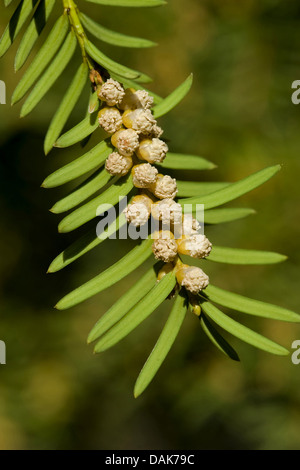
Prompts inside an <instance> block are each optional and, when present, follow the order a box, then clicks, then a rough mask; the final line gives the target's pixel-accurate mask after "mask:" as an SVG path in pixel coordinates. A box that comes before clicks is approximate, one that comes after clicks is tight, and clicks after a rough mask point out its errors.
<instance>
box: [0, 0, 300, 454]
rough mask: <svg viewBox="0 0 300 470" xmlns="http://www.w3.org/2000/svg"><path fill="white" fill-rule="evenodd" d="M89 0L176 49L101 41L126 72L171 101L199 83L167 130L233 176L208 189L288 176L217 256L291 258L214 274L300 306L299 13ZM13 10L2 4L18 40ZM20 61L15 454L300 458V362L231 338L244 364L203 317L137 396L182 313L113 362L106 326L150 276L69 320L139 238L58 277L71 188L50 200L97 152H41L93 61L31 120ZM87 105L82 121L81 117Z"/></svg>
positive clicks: (6, 427) (214, 234)
mask: <svg viewBox="0 0 300 470" xmlns="http://www.w3.org/2000/svg"><path fill="white" fill-rule="evenodd" d="M58 3H59V2H58ZM78 3H79V7H80V8H81V9H82V11H83V12H85V13H87V14H88V15H90V16H92V17H93V18H94V19H96V20H97V21H99V22H101V23H102V24H103V25H105V26H107V27H110V28H112V29H115V30H118V31H120V32H124V33H129V34H132V35H140V36H144V37H147V38H149V39H152V40H155V41H156V42H158V43H159V46H158V47H156V48H154V49H151V50H142V51H141V50H121V49H119V48H114V47H110V46H107V45H105V44H103V45H101V47H102V50H103V51H104V52H105V53H107V54H110V56H111V57H113V58H115V59H116V60H120V61H121V62H123V63H126V64H127V65H129V66H132V67H135V68H139V69H142V70H143V71H145V72H146V73H149V74H150V75H151V76H152V77H153V78H154V82H153V84H152V85H151V87H152V89H153V90H154V91H156V92H157V93H159V94H162V95H163V96H165V95H167V94H168V93H169V92H170V91H171V90H172V89H173V88H174V87H176V86H177V85H178V84H179V83H181V82H182V81H183V80H184V79H185V78H186V76H187V75H188V74H189V73H190V72H192V71H193V72H194V85H193V88H192V91H191V92H190V94H189V96H188V97H187V98H186V99H185V101H184V102H183V103H182V104H181V105H180V106H178V107H177V108H176V109H175V110H173V111H172V112H171V113H170V114H169V115H168V116H167V117H164V118H163V119H161V125H162V126H163V127H164V128H165V135H166V137H167V138H168V139H170V147H171V148H172V151H183V152H186V153H189V152H190V153H195V154H199V155H201V156H204V157H206V158H208V159H210V160H212V161H214V162H215V163H216V164H217V165H218V168H217V169H215V170H213V171H207V172H199V173H197V174H196V173H194V174H193V175H192V176H193V179H195V180H199V181H235V180H237V179H239V178H242V177H244V176H246V175H247V174H250V173H252V172H254V171H257V170H259V169H261V168H264V167H266V166H268V165H272V164H276V163H282V164H283V168H282V171H281V172H280V173H279V174H278V175H277V176H276V177H275V178H273V180H272V181H270V182H268V183H267V184H265V185H264V186H263V187H261V188H259V189H257V190H255V191H253V192H252V193H251V194H249V195H247V196H244V197H243V198H241V199H240V200H239V201H238V202H235V203H234V206H239V207H243V206H245V207H253V208H255V209H256V210H257V214H256V215H253V216H251V217H249V218H247V219H244V220H241V221H238V222H233V223H227V224H223V225H219V226H213V227H209V228H207V231H206V233H207V235H208V236H209V238H211V240H212V242H214V243H216V244H219V245H225V246H226V245H227V246H236V247H241V248H254V249H267V250H275V251H279V252H283V253H285V254H287V255H288V256H289V259H288V261H286V262H285V263H283V264H280V265H275V266H266V267H254V266H252V267H243V266H229V265H222V264H217V263H209V262H207V265H206V266H207V269H206V270H207V272H208V273H209V275H210V276H211V279H213V282H214V284H216V285H219V286H220V287H223V288H228V289H229V290H232V291H233V292H238V293H240V294H244V295H248V296H251V297H253V298H257V299H260V300H264V301H268V302H272V303H275V304H279V305H282V306H286V307H288V308H290V309H293V310H295V311H297V310H298V311H299V303H298V299H299V250H298V243H299V237H300V233H299V227H300V225H299V219H300V213H299V161H300V160H299V148H300V133H299V125H300V106H295V105H293V104H292V102H291V94H292V90H291V84H292V82H293V81H294V80H297V79H300V55H299V50H300V33H299V31H300V4H299V1H298V0H241V1H239V2H237V1H236V0H169V4H168V5H167V6H165V7H163V8H154V9H140V10H139V9H129V8H128V9H127V8H126V9H121V8H119V9H118V8H109V7H101V6H97V5H95V4H92V3H87V2H84V1H83V0H81V1H80V2H78ZM14 7H15V4H14V3H13V5H12V6H11V7H9V8H4V6H3V4H1V7H0V9H1V15H0V30H1V32H2V31H3V29H4V27H5V24H6V22H7V20H8V18H9V17H10V15H11V13H12V11H13V9H14ZM60 8H61V7H60V5H58V6H57V11H59V10H60ZM54 16H55V15H53V16H52V21H53V18H54ZM44 38H45V35H44V34H43V36H42V38H41V40H43V39H44ZM16 50H17V45H14V46H13V47H12V48H11V49H10V50H9V52H8V53H7V54H6V55H5V57H4V58H2V60H1V61H0V79H1V80H4V81H5V82H6V85H7V101H8V104H7V105H1V106H0V146H1V160H0V181H1V186H0V208H1V224H0V246H1V256H0V292H1V299H0V306H1V315H0V339H2V340H4V341H5V342H6V345H7V365H5V366H4V365H2V366H0V448H1V449H299V448H300V407H299V405H300V397H299V391H300V365H298V366H297V365H293V364H292V362H291V360H290V358H289V357H285V358H280V357H277V356H274V357H273V356H271V355H269V354H267V353H263V352H260V351H257V350H255V349H254V348H252V347H251V346H248V345H245V344H243V343H241V342H240V341H238V340H236V339H235V338H232V337H229V338H228V335H227V336H226V337H227V338H228V339H229V341H230V342H231V343H232V344H233V346H234V347H235V348H236V349H237V351H238V352H239V354H240V357H241V359H242V361H241V363H234V362H231V361H230V360H228V359H227V358H225V357H223V356H222V354H221V353H219V351H218V350H216V349H214V347H213V346H212V345H211V344H210V343H209V342H208V340H207V339H206V338H205V337H204V335H203V333H202V331H201V329H200V326H199V322H198V320H197V319H196V317H194V316H193V315H192V314H189V315H188V316H187V318H186V321H185V323H184V325H183V328H182V331H181V333H180V335H179V336H178V339H177V341H176V344H175V345H174V347H173V349H172V351H171V353H170V354H169V356H168V358H167V360H166V362H165V364H164V365H163V367H162V368H161V370H160V372H159V373H158V375H157V377H156V378H155V380H154V381H153V382H152V384H151V386H150V387H149V388H148V390H147V391H146V392H145V393H144V394H143V395H142V396H141V397H140V398H138V399H137V400H135V399H134V398H133V394H132V390H133V385H134V382H135V378H136V377H137V375H138V372H139V370H140V369H141V367H142V365H143V363H144V361H145V359H146V357H147V355H148V354H149V353H150V351H151V348H152V347H153V344H154V342H155V340H156V338H157V336H158V334H159V332H160V330H161V328H162V326H163V324H164V321H165V319H166V317H167V314H168V311H169V306H168V304H167V303H165V304H164V306H163V308H161V309H160V310H158V311H157V312H156V313H155V314H153V315H152V316H151V317H150V318H149V319H148V320H147V321H146V322H145V323H144V324H143V325H141V326H140V327H139V328H138V329H137V330H136V331H135V332H133V333H132V334H131V335H129V336H128V337H127V338H126V339H125V340H123V341H122V342H121V343H119V344H118V345H117V346H116V347H114V348H113V349H112V350H109V351H107V352H105V353H102V354H101V355H98V356H94V355H93V354H92V347H88V346H87V345H86V337H87V334H88V332H89V330H90V328H91V327H92V326H93V324H94V323H95V322H96V321H97V319H98V318H99V317H100V316H101V314H103V313H104V312H105V311H106V309H107V308H108V307H109V306H110V305H111V304H112V303H113V301H114V300H115V298H117V297H119V296H120V295H121V294H122V293H123V292H125V291H126V288H127V286H128V283H132V282H134V281H135V280H136V279H137V278H138V276H139V275H140V272H141V271H138V272H136V273H134V274H132V275H131V276H129V278H127V279H125V280H123V281H122V282H120V283H119V284H117V285H116V286H114V287H112V288H110V289H109V290H107V291H105V292H104V293H102V294H100V295H98V296H96V297H94V298H93V299H91V300H89V301H87V302H85V303H84V304H81V305H79V306H78V307H76V308H73V309H71V310H67V311H63V312H58V311H56V310H55V309H54V308H53V305H54V304H55V303H56V301H57V300H58V299H59V298H60V297H62V295H64V294H65V293H66V292H68V291H70V290H71V289H73V288H75V287H76V286H78V285H79V284H80V283H83V282H85V281H86V280H88V279H89V278H91V277H92V276H93V275H94V274H96V273H98V272H100V271H102V270H103V269H105V268H106V267H107V266H108V265H109V264H111V263H112V262H113V261H115V260H117V259H118V258H119V257H120V256H121V255H122V254H124V253H126V251H127V250H128V249H129V248H130V247H131V246H132V245H133V243H132V242H127V241H122V242H116V241H106V242H104V243H103V244H102V245H101V246H100V247H99V248H98V249H96V250H94V251H92V252H91V253H90V254H88V255H86V256H85V257H83V258H82V259H81V260H79V261H77V262H76V263H74V264H73V265H71V266H69V267H68V268H66V269H65V270H63V271H62V272H60V273H57V274H51V275H49V274H48V275H47V274H46V271H47V267H48V265H49V263H50V261H51V260H52V259H53V258H54V257H55V256H56V255H57V254H58V253H59V252H60V251H61V250H62V249H64V248H65V247H66V246H67V245H68V244H69V243H70V242H71V241H72V240H73V239H74V237H76V236H77V233H74V234H70V235H59V234H58V233H57V228H56V227H57V223H58V221H59V217H58V216H55V215H53V214H51V213H50V212H49V211H48V209H49V208H50V207H51V206H52V205H53V203H54V202H55V201H56V200H58V199H59V198H60V197H61V196H62V195H64V194H66V193H67V192H68V191H69V190H70V188H71V186H70V187H68V188H57V189H54V190H44V189H42V188H40V184H41V182H42V181H43V179H44V178H45V177H46V176H47V175H48V174H49V173H50V172H52V171H54V170H55V169H56V168H58V167H59V166H61V165H62V164H64V163H66V162H68V161H70V160H71V159H73V158H75V157H77V156H79V155H80V152H81V149H80V147H79V146H78V147H76V148H74V149H73V148H72V149H71V150H65V151H60V150H54V151H53V152H51V153H50V155H49V156H47V157H45V156H44V155H43V151H42V144H43V136H44V135H45V132H46V128H47V124H48V123H49V120H50V118H51V116H52V115H53V113H54V111H55V109H56V108H57V106H58V104H59V102H60V99H61V96H62V93H63V92H64V90H65V89H66V88H67V86H68V83H69V81H70V79H71V76H72V73H73V70H74V65H75V66H76V59H74V64H72V65H71V67H69V68H68V70H67V71H66V73H65V74H64V75H63V77H62V79H61V80H59V81H58V82H57V84H56V86H55V87H54V88H52V89H51V92H50V93H49V94H48V95H47V97H46V98H45V99H44V100H43V101H42V102H41V103H40V105H39V106H38V108H37V109H36V110H35V111H33V112H32V114H30V115H29V116H28V117H26V118H25V119H22V120H20V119H19V116H18V115H19V110H20V105H16V106H15V107H13V108H11V107H10V104H9V101H10V97H11V94H12V92H13V90H14V87H15V86H16V84H17V82H18V80H19V79H20V76H21V73H20V72H19V73H17V74H15V73H14V72H13V60H14V55H15V53H16ZM24 69H25V68H24ZM85 101H86V100H85ZM85 104H86V103H84V102H82V103H81V104H80V106H78V108H77V111H76V112H75V113H74V114H73V116H72V119H71V120H70V123H69V126H71V125H72V124H75V123H76V122H78V121H79V120H80V119H81V118H82V116H83V114H84V112H85ZM96 139H97V137H96ZM181 176H182V175H181ZM232 315H233V317H234V318H241V321H242V322H243V323H244V324H246V325H248V326H250V327H253V328H254V329H256V330H257V331H259V332H261V333H263V334H265V335H267V336H268V337H270V338H272V339H274V340H275V341H278V342H279V343H281V344H283V345H285V346H286V347H287V348H290V347H291V343H292V342H293V341H294V340H295V339H300V328H299V326H298V325H291V324H287V323H280V322H278V321H268V320H264V319H262V318H255V317H252V316H246V315H242V314H236V313H234V312H232Z"/></svg>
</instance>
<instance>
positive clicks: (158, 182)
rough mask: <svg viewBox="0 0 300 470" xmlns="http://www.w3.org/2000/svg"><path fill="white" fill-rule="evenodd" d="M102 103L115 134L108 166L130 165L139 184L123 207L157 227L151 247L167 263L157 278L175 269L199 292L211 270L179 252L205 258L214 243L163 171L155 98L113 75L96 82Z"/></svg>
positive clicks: (103, 120)
mask: <svg viewBox="0 0 300 470" xmlns="http://www.w3.org/2000/svg"><path fill="white" fill-rule="evenodd" d="M97 94H98V97H99V99H100V100H101V101H102V103H103V106H102V108H101V110H100V111H99V114H98V120H99V125H100V126H101V127H102V128H103V129H104V130H105V131H106V132H107V133H109V134H110V135H111V143H112V145H113V146H114V147H115V150H114V151H113V152H112V153H111V154H110V155H109V156H108V157H107V160H106V163H105V168H106V170H107V171H108V172H109V173H110V174H111V175H113V176H116V175H118V176H123V175H126V174H127V173H128V172H129V171H131V174H132V180H133V184H134V186H135V187H136V188H138V189H139V194H138V195H136V196H134V197H133V199H132V200H131V202H130V204H128V206H127V208H126V209H125V211H124V213H125V216H126V219H127V221H128V223H130V224H132V225H134V226H136V227H139V226H143V225H144V224H146V223H148V219H149V218H150V216H151V217H152V218H153V219H154V220H155V221H156V223H157V227H158V229H157V230H155V231H154V232H153V233H152V238H153V244H152V251H153V254H154V256H155V258H156V259H158V260H162V261H163V262H164V263H165V264H164V266H163V268H162V269H161V271H160V272H159V274H158V279H161V278H162V276H163V275H165V274H167V273H168V272H170V271H172V270H174V269H175V272H176V278H177V281H178V283H179V285H181V286H184V287H185V288H186V289H187V290H188V291H189V292H190V293H192V294H197V293H198V292H200V291H201V290H202V289H204V288H205V287H207V285H208V283H209V278H208V276H207V275H206V274H205V273H204V272H203V271H202V269H200V268H198V267H196V266H189V265H187V264H183V263H182V262H181V260H180V258H179V256H178V255H180V254H183V255H189V256H191V257H192V258H197V259H200V258H206V257H207V256H208V255H209V253H210V251H211V248H212V245H211V243H210V241H209V240H208V239H207V238H206V237H205V235H202V234H201V233H200V225H199V223H198V221H197V220H196V219H195V218H193V217H192V215H190V214H188V215H183V214H182V207H181V205H180V204H178V203H176V202H175V200H174V199H175V197H176V194H177V184H176V179H175V178H171V176H169V175H163V174H161V173H159V172H158V170H157V168H156V167H155V166H154V165H155V164H160V163H162V162H163V160H164V159H165V157H166V155H167V152H168V146H167V144H166V143H165V142H164V141H163V140H162V139H161V138H160V137H161V136H162V134H163V130H162V129H161V128H160V127H159V126H158V125H157V122H156V120H155V119H154V116H153V114H152V112H151V108H152V107H153V98H152V97H151V96H150V95H149V93H148V92H147V91H145V90H135V89H133V88H127V89H126V90H125V89H124V88H123V86H122V85H121V84H120V83H119V82H117V81H115V80H113V79H111V78H109V79H108V80H107V81H106V82H104V83H102V84H101V85H99V86H98V88H97Z"/></svg>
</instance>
